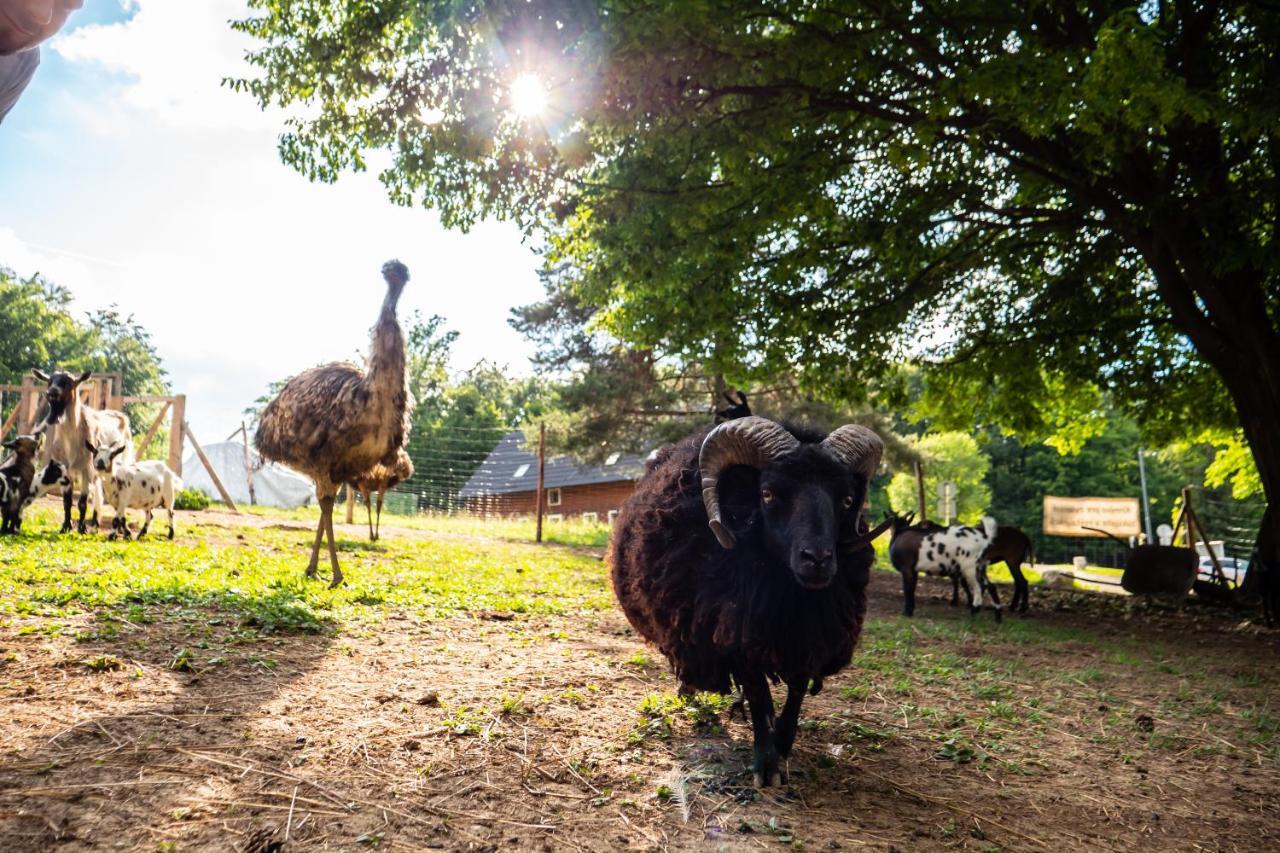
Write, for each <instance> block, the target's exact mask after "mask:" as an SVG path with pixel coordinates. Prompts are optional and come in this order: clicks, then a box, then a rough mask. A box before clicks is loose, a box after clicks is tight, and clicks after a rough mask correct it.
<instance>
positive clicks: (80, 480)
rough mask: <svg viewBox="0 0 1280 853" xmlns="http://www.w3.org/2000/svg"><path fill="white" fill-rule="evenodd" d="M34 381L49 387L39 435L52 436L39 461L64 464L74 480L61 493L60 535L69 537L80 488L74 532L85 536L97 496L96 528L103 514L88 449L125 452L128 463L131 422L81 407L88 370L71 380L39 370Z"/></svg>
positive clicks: (61, 373)
mask: <svg viewBox="0 0 1280 853" xmlns="http://www.w3.org/2000/svg"><path fill="white" fill-rule="evenodd" d="M31 375H32V376H34V377H36V378H37V379H39V380H40V381H42V382H47V383H48V384H49V387H48V388H47V389H46V390H45V397H46V399H47V400H48V401H49V412H48V414H46V415H45V419H44V422H43V423H42V424H41V425H40V426H39V427H38V429H39V430H45V431H48V432H49V440H48V441H47V442H45V446H44V453H43V455H42V457H41V459H42V460H43V461H45V462H48V461H49V460H50V459H61V460H63V461H64V462H66V464H67V472H68V474H69V475H70V477H71V481H72V484H73V488H69V489H64V490H63V491H62V510H63V520H62V532H63V533H68V532H70V531H71V498H72V492H73V491H74V489H75V488H76V487H78V488H79V490H80V504H79V505H80V522H79V524H78V525H77V526H76V530H77V531H78V532H79V533H85V532H86V528H85V523H84V514H85V509H86V503H87V499H88V495H90V494H92V495H93V519H92V522H91V523H92V524H93V526H94V527H97V526H98V513H99V510H100V509H101V503H102V498H101V492H100V491H99V489H98V488H97V484H98V481H97V474H96V473H95V472H94V470H93V454H92V453H90V452H89V451H88V449H87V447H86V445H87V444H89V443H92V444H94V445H107V446H112V447H114V446H118V445H123V446H124V447H125V448H126V449H125V453H124V461H125V462H132V461H133V435H132V433H131V432H130V431H129V419H128V418H127V417H126V416H125V415H124V413H123V412H112V411H106V410H99V409H93V408H90V407H88V406H84V405H81V403H80V395H79V393H78V391H77V389H78V388H79V387H80V384H81V383H82V382H84V381H85V380H86V379H88V378H89V377H90V376H91V375H92V373H91V372H90V371H88V370H86V371H85V372H84V373H82V374H80V375H79V376H72V375H71V374H70V373H67V372H66V371H65V370H55V371H54V372H53V373H52V374H48V373H45V372H44V371H41V370H32V371H31Z"/></svg>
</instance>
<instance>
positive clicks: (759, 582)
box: [609, 416, 884, 787]
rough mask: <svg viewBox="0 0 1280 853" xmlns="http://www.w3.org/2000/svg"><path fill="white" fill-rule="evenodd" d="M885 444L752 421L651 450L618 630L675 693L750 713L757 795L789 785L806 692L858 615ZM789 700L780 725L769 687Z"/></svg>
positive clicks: (636, 498) (621, 573)
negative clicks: (871, 506) (625, 628)
mask: <svg viewBox="0 0 1280 853" xmlns="http://www.w3.org/2000/svg"><path fill="white" fill-rule="evenodd" d="M883 449H884V445H883V443H882V442H881V440H880V438H879V436H877V435H876V434H875V433H873V432H872V431H871V430H869V429H867V428H866V427H863V426H858V425H853V424H850V425H846V426H842V427H840V428H839V429H837V430H835V431H834V432H832V433H830V434H829V435H825V436H824V435H823V434H822V433H820V432H816V431H814V430H810V429H805V428H801V427H791V426H782V425H780V424H777V423H774V422H772V421H769V420H766V419H764V418H761V417H754V416H753V417H745V418H738V419H735V420H730V421H727V422H725V423H722V424H720V425H719V426H716V427H714V428H710V427H709V428H706V429H704V430H700V431H699V432H696V433H694V434H693V435H691V436H689V437H688V438H686V439H685V440H683V441H681V442H680V443H678V444H676V445H674V446H671V447H668V448H665V449H664V450H662V451H660V452H659V454H658V457H657V458H656V459H655V460H654V464H653V465H652V467H651V468H650V469H649V470H648V472H647V473H646V474H645V475H644V476H643V477H642V478H641V480H640V482H639V483H638V485H637V487H636V490H635V492H634V493H633V495H632V496H631V498H630V499H628V500H627V502H626V503H625V504H624V505H623V507H622V509H621V511H620V513H619V515H618V519H617V521H616V522H615V525H614V534H613V541H612V543H611V546H610V550H609V560H610V564H611V566H612V575H613V588H614V593H615V594H616V595H617V597H618V603H619V604H620V605H621V607H622V611H623V613H624V614H626V617H627V620H628V621H629V622H630V623H631V625H632V626H633V627H634V628H635V629H636V631H637V632H638V633H639V634H640V636H642V637H644V638H645V639H646V640H648V641H649V642H651V643H653V644H654V645H656V646H657V647H658V649H659V650H660V651H661V652H662V653H663V655H665V656H666V658H667V660H668V662H669V663H670V664H671V667H672V669H673V670H674V671H675V674H676V677H677V678H678V679H679V681H680V690H681V692H682V693H686V694H687V693H691V692H695V691H709V692H715V693H729V692H731V691H732V689H733V687H734V686H735V685H736V686H737V687H738V688H739V689H741V691H742V698H743V700H744V701H745V703H746V705H747V707H748V708H749V710H750V713H751V726H752V735H753V760H752V769H753V771H754V775H755V782H756V784H757V785H758V786H761V787H764V786H768V785H777V784H782V783H783V782H785V781H786V778H787V767H786V760H787V757H788V756H789V755H790V753H791V748H792V745H793V743H794V742H795V736H796V726H797V723H798V721H799V715H800V705H801V703H802V702H803V700H804V695H805V691H809V692H810V693H813V694H816V693H818V692H819V691H820V690H821V689H822V683H823V679H825V678H826V677H827V676H829V675H832V674H833V673H836V672H838V671H840V670H841V669H843V668H844V667H845V666H847V665H848V664H849V661H850V660H851V659H852V657H853V648H854V645H855V644H856V643H857V641H858V636H859V634H860V633H861V631H862V623H863V619H864V617H865V615H866V608H867V597H866V588H867V582H868V580H869V577H870V570H871V564H872V562H873V561H874V555H873V552H872V550H871V546H870V544H869V543H870V534H868V533H867V532H866V524H865V521H864V519H863V518H862V506H863V502H864V500H865V499H866V495H867V482H868V480H869V479H870V478H871V476H872V475H873V474H874V473H875V470H876V468H877V467H878V466H879V464H880V455H881V453H882V452H883ZM771 681H772V682H774V683H777V682H778V681H781V682H783V683H784V684H785V685H786V687H787V694H786V701H785V702H784V704H783V707H782V712H781V714H779V715H778V716H776V717H775V715H774V705H773V697H772V694H771V693H770V688H769V683H770V682H771Z"/></svg>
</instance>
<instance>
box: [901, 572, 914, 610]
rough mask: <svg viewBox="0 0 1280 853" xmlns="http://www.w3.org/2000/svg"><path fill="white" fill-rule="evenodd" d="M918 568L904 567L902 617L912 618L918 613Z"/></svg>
mask: <svg viewBox="0 0 1280 853" xmlns="http://www.w3.org/2000/svg"><path fill="white" fill-rule="evenodd" d="M916 580H917V575H916V567H915V566H904V567H903V569H902V615H903V616H910V615H912V614H913V613H915V612H916Z"/></svg>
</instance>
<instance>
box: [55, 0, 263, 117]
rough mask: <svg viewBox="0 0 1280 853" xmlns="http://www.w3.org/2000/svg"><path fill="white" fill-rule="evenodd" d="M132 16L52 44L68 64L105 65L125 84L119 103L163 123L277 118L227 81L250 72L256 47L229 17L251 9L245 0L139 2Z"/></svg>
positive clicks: (80, 30) (238, 16)
mask: <svg viewBox="0 0 1280 853" xmlns="http://www.w3.org/2000/svg"><path fill="white" fill-rule="evenodd" d="M125 5H126V8H129V9H133V10H134V14H133V15H132V17H130V18H129V19H128V20H126V21H123V22H120V23H115V24H94V25H90V26H85V27H79V28H77V29H74V30H72V31H70V32H69V33H67V34H65V35H63V36H60V37H58V38H56V39H54V41H53V42H52V48H53V49H54V50H55V51H57V53H58V54H59V55H60V56H62V57H63V58H64V59H67V60H68V61H70V62H77V63H87V64H93V65H97V66H100V67H101V68H103V69H105V70H107V71H109V72H112V73H114V74H119V75H122V76H123V77H125V78H128V79H127V82H125V83H123V84H122V85H120V87H119V89H118V91H117V92H116V99H117V100H118V102H119V103H120V104H121V105H123V106H126V107H128V108H130V109H134V110H138V111H141V112H146V113H151V114H152V115H154V116H156V117H157V118H158V119H159V120H161V121H162V122H164V123H165V124H168V125H171V126H174V127H183V128H191V129H213V128H216V129H226V128H229V127H244V128H263V127H268V126H274V125H275V124H276V121H275V120H273V119H272V118H270V117H268V116H265V115H264V114H263V113H262V112H260V111H259V110H258V108H257V106H256V105H255V104H254V102H253V100H252V99H251V98H248V97H245V96H243V95H238V94H236V93H234V92H232V91H231V90H230V89H228V88H227V87H225V86H223V85H221V81H222V79H223V78H224V77H239V76H245V75H249V74H250V72H251V69H250V66H249V65H248V63H247V62H246V61H245V60H244V54H245V51H246V50H248V49H249V48H251V47H252V46H253V42H252V40H251V39H249V38H248V37H247V36H244V35H243V34H241V33H238V32H235V31H234V30H232V29H231V27H230V26H228V22H229V21H232V20H238V19H241V18H244V17H246V16H247V15H248V9H247V8H246V6H245V4H244V3H243V2H242V0H199V2H192V0H136V2H132V3H128V4H125Z"/></svg>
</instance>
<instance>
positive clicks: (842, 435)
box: [822, 424, 884, 480]
mask: <svg viewBox="0 0 1280 853" xmlns="http://www.w3.org/2000/svg"><path fill="white" fill-rule="evenodd" d="M822 446H823V447H825V448H826V449H827V450H829V451H831V453H832V455H834V456H835V457H836V458H837V459H839V460H840V461H841V462H843V463H844V464H845V465H847V466H849V469H850V470H851V471H853V472H854V473H855V474H861V475H862V476H863V477H865V478H867V479H868V480H870V479H871V478H872V477H873V476H875V473H876V469H877V468H879V467H880V456H881V455H882V454H883V453H884V442H883V441H882V440H881V439H880V436H878V435H876V434H875V433H874V432H872V431H871V430H869V429H867V428H866V427H864V426H862V425H861V424H845V425H844V426H842V427H840V428H839V429H837V430H835V431H834V432H832V433H831V435H829V436H827V437H826V438H824V439H823V440H822Z"/></svg>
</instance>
